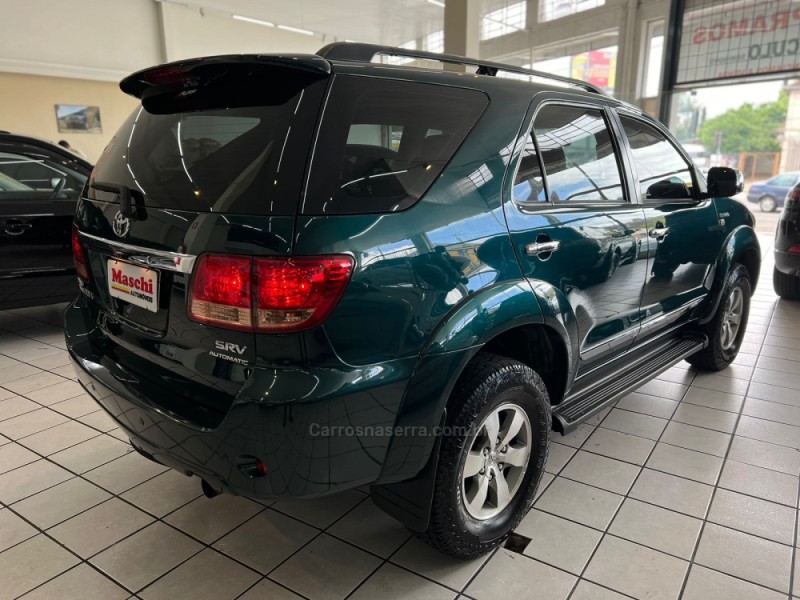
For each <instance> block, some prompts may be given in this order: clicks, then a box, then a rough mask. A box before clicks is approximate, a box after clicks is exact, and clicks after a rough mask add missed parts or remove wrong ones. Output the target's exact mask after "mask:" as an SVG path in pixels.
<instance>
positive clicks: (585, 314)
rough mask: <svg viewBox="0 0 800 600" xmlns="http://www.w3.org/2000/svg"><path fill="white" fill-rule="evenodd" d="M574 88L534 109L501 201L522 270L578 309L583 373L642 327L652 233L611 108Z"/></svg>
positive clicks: (536, 285) (625, 344) (627, 342)
mask: <svg viewBox="0 0 800 600" xmlns="http://www.w3.org/2000/svg"><path fill="white" fill-rule="evenodd" d="M568 97H570V96H569V95H566V94H558V95H556V96H555V98H554V99H552V100H548V101H546V102H544V103H543V104H541V105H540V106H539V108H538V109H537V112H536V114H535V116H534V118H533V125H532V129H531V134H529V137H528V138H527V140H526V144H525V147H524V149H523V151H522V153H521V156H520V157H519V159H518V163H517V165H516V166H515V170H514V171H512V172H514V178H513V181H512V183H513V185H511V186H510V190H509V193H508V195H509V196H510V198H507V201H506V203H505V205H506V218H507V221H508V224H509V230H510V232H511V236H512V240H513V243H514V247H515V249H516V252H517V256H518V257H519V260H520V262H521V266H522V270H523V273H524V275H525V277H526V278H528V280H529V281H531V283H532V284H533V286H534V291H537V294H538V295H540V296H541V295H542V294H550V293H551V291H552V288H555V289H556V290H557V292H556V293H558V294H560V295H561V296H562V299H563V300H565V301H566V302H568V303H569V305H570V307H571V311H572V313H573V314H574V316H575V319H576V321H577V329H578V336H579V341H578V346H579V352H580V362H579V366H578V373H579V374H580V372H581V371H584V370H587V369H589V368H591V366H592V365H593V364H595V363H597V361H603V360H605V359H607V358H609V357H610V356H611V355H613V354H616V353H620V352H623V351H624V350H626V349H627V348H628V347H629V346H630V345H631V344H632V342H633V340H634V338H635V337H636V334H637V332H638V327H639V305H640V300H641V294H642V285H643V284H644V280H645V275H646V260H643V258H642V256H641V254H640V241H641V240H642V239H643V238H644V236H645V235H646V233H645V222H644V214H643V212H642V208H641V206H639V205H638V204H636V203H635V202H632V201H631V196H630V194H629V192H628V189H627V186H626V185H625V178H624V177H623V172H624V169H623V164H622V160H621V156H620V152H619V147H618V144H617V143H616V141H615V139H614V136H613V135H612V134H611V129H610V127H609V120H608V114H607V111H606V108H605V107H603V106H598V105H595V104H586V103H581V102H579V101H572V100H566V98H568ZM543 286H544V288H549V289H538V290H537V288H542V287H543ZM549 286H552V288H550V287H549Z"/></svg>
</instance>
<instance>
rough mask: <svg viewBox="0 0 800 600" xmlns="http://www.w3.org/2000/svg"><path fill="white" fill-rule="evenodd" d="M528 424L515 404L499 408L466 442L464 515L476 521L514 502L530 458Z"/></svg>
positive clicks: (494, 410)
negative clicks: (465, 512)
mask: <svg viewBox="0 0 800 600" xmlns="http://www.w3.org/2000/svg"><path fill="white" fill-rule="evenodd" d="M531 443H532V433H531V423H530V420H529V419H528V415H527V414H526V413H525V411H524V410H523V409H522V408H521V407H519V406H517V405H516V404H510V403H509V404H501V405H500V406H498V407H496V408H494V409H493V410H492V412H490V413H489V414H488V415H487V416H486V418H485V419H484V420H483V421H482V422H481V424H480V425H479V426H478V428H477V429H476V430H475V432H474V433H473V434H472V437H471V438H470V439H469V440H468V441H467V445H466V447H467V449H468V454H467V458H466V461H465V462H464V469H463V471H462V474H461V494H462V498H463V501H464V508H465V509H466V511H467V513H468V514H469V515H470V516H471V517H473V518H475V519H478V520H480V521H485V520H486V519H490V518H492V517H494V516H495V515H497V514H499V513H500V512H502V511H503V509H504V508H506V507H507V506H508V505H509V504H510V503H511V501H512V500H513V499H514V496H515V495H516V493H517V491H518V490H519V488H520V486H521V484H522V480H523V478H524V477H525V471H526V470H527V467H528V462H529V460H530V457H531Z"/></svg>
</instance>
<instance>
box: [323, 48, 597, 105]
mask: <svg viewBox="0 0 800 600" xmlns="http://www.w3.org/2000/svg"><path fill="white" fill-rule="evenodd" d="M379 54H382V55H385V56H402V57H404V58H419V59H425V60H435V61H437V62H442V63H448V64H453V65H469V66H473V67H478V70H477V73H478V75H492V76H496V75H497V72H498V71H505V72H507V73H518V74H520V75H531V76H533V77H541V78H543V79H550V80H553V81H558V82H561V83H566V84H567V85H571V86H574V87H579V88H582V89H584V90H586V91H587V92H593V93H595V94H604V92H603V90H601V89H600V88H599V87H597V86H595V85H592V84H591V83H587V82H585V81H581V80H580V79H572V78H570V77H562V76H561V75H553V74H552V73H545V72H544V71H535V70H533V69H523V68H522V67H514V66H511V65H504V64H503V63H496V62H490V61H486V60H479V59H476V58H464V57H463V56H456V55H454V54H439V53H437V52H424V51H422V50H407V49H405V48H396V47H393V46H381V45H380V44H362V43H355V42H334V43H332V44H328V45H327V46H325V47H323V48H320V49H319V50H318V51H317V55H318V56H321V57H322V58H326V59H328V60H351V61H357V62H371V61H372V59H373V58H375V56H377V55H379Z"/></svg>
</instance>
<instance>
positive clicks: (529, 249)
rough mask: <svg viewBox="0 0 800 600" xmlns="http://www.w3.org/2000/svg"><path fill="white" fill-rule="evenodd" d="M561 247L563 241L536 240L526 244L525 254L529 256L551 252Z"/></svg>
mask: <svg viewBox="0 0 800 600" xmlns="http://www.w3.org/2000/svg"><path fill="white" fill-rule="evenodd" d="M560 247H561V242H558V241H550V242H534V243H533V244H528V245H527V246H525V254H527V255H528V256H539V255H540V254H549V253H550V252H555V251H556V250H558V249H559V248H560Z"/></svg>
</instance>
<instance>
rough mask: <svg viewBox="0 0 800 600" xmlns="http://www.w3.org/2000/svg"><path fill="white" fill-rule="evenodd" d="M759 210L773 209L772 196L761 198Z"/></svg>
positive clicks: (770, 210)
mask: <svg viewBox="0 0 800 600" xmlns="http://www.w3.org/2000/svg"><path fill="white" fill-rule="evenodd" d="M761 210H762V211H764V212H772V211H773V210H775V200H774V199H773V198H762V199H761Z"/></svg>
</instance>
